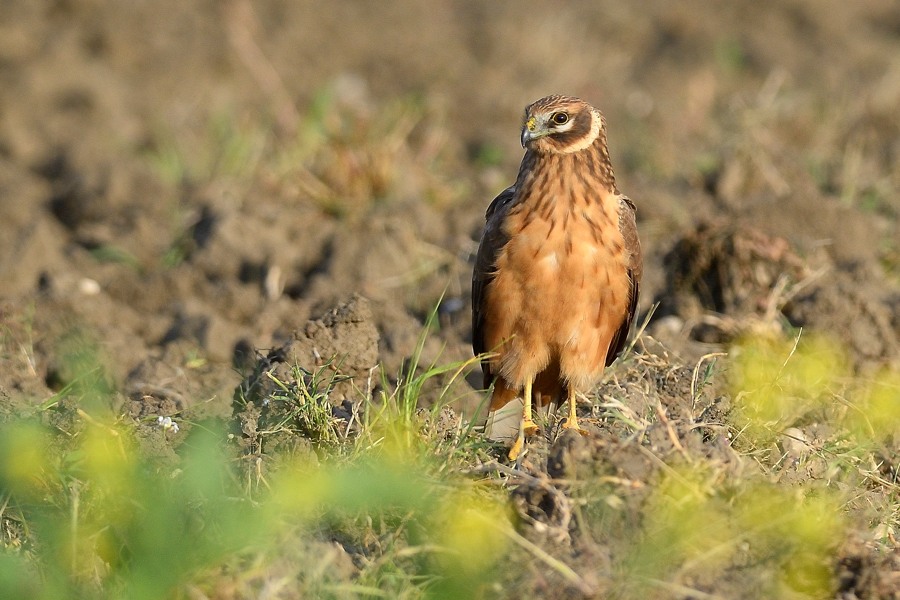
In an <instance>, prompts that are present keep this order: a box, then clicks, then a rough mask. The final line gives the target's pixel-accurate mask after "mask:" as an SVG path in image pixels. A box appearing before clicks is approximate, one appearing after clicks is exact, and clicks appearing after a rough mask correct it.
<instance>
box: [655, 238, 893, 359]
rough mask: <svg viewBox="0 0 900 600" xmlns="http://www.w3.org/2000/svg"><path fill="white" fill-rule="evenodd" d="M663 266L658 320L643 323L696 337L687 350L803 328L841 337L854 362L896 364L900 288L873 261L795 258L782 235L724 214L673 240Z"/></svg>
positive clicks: (667, 333) (658, 331) (665, 334)
mask: <svg viewBox="0 0 900 600" xmlns="http://www.w3.org/2000/svg"><path fill="white" fill-rule="evenodd" d="M664 265H665V269H666V291H665V292H664V293H663V294H662V295H661V296H660V300H661V304H660V316H662V317H663V319H661V322H659V321H658V322H657V323H655V324H654V326H653V327H652V331H653V333H654V334H655V335H657V336H658V337H660V338H661V339H663V340H666V341H670V342H673V345H675V346H676V347H680V346H682V345H683V344H682V343H678V342H677V341H674V340H673V338H672V336H671V333H672V332H673V331H677V332H678V335H680V336H683V337H682V340H684V337H686V338H687V342H688V343H687V346H688V347H691V342H697V344H694V346H693V351H692V352H691V354H692V355H699V353H702V352H703V351H712V350H722V349H724V348H725V347H726V345H727V344H729V343H731V342H733V341H735V340H736V339H738V338H740V337H741V336H745V335H785V334H789V335H793V334H794V333H795V332H796V330H797V329H798V328H804V329H806V330H810V331H816V332H819V333H824V334H826V335H828V336H830V337H832V338H833V339H834V340H840V341H841V346H842V349H843V351H844V352H845V353H846V354H847V355H848V358H850V360H851V361H852V363H853V364H854V365H855V367H856V368H857V370H864V371H873V370H875V369H878V368H880V367H883V366H886V365H897V364H900V321H898V317H897V305H898V304H897V303H898V297H900V295H898V294H900V292H898V291H897V290H896V289H893V286H892V285H891V282H890V280H889V279H888V278H887V276H886V274H885V273H884V271H883V269H881V268H880V267H878V265H875V264H864V265H863V264H857V265H840V264H836V263H835V262H834V261H833V260H832V259H831V258H830V257H829V256H827V255H826V254H824V253H821V252H820V253H817V254H815V255H813V256H809V257H804V256H802V254H801V252H800V251H799V249H797V248H795V247H794V246H792V245H791V244H790V243H789V242H788V241H787V240H786V239H785V238H782V237H779V236H774V235H770V234H767V233H765V232H763V231H761V230H760V229H758V228H756V227H751V226H741V225H738V224H734V223H732V222H729V221H724V220H720V221H711V222H703V223H701V224H699V225H698V226H697V227H696V228H694V229H693V230H691V231H689V232H688V233H686V234H685V235H684V236H682V237H681V238H680V239H678V241H677V242H676V243H675V244H674V245H673V247H672V249H671V250H670V251H669V252H668V253H667V254H666V255H665V257H664ZM689 352H690V351H689Z"/></svg>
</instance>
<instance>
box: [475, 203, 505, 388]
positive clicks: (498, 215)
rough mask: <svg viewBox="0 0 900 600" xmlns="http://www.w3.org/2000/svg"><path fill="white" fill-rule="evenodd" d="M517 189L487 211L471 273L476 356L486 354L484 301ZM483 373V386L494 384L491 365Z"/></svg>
mask: <svg viewBox="0 0 900 600" xmlns="http://www.w3.org/2000/svg"><path fill="white" fill-rule="evenodd" d="M515 192H516V188H515V186H510V187H508V188H506V189H505V190H503V191H502V192H500V194H499V195H498V196H497V197H496V198H494V200H493V201H492V202H491V204H490V206H488V209H487V211H486V212H485V215H484V218H485V221H486V223H485V226H484V233H483V234H482V236H481V243H480V244H479V245H478V253H477V254H476V255H475V268H474V270H473V272H472V348H473V349H474V350H475V354H476V355H478V354H481V353H483V352H487V351H488V350H489V348H486V347H485V341H484V301H485V293H486V291H487V286H488V284H489V283H490V282H491V281H492V280H493V279H494V274H495V273H494V271H495V263H496V261H497V255H498V254H499V253H500V249H501V248H503V246H504V245H505V244H506V242H507V241H508V238H507V235H506V234H505V233H504V232H503V221H504V220H505V218H506V213H507V211H509V207H510V204H512V200H513V197H514V196H515ZM481 369H482V371H483V372H484V387H488V386H489V385H490V384H491V380H492V379H493V376H492V375H491V374H490V372H489V366H488V362H487V361H486V360H483V361H482V362H481Z"/></svg>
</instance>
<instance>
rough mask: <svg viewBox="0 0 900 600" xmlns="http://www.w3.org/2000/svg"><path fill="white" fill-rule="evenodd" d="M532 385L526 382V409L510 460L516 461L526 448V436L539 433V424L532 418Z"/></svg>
mask: <svg viewBox="0 0 900 600" xmlns="http://www.w3.org/2000/svg"><path fill="white" fill-rule="evenodd" d="M531 385H532V382H531V380H530V379H529V380H528V381H526V382H525V391H524V394H523V396H524V397H523V401H524V403H525V409H524V410H523V411H522V424H521V425H520V426H519V435H518V436H517V437H516V441H515V443H514V444H513V446H512V448H510V449H509V460H516V459H517V458H518V457H519V454H521V452H522V449H523V448H525V436H531V435H534V434H536V433H537V432H538V426H537V423H535V422H534V419H533V418H532V416H531Z"/></svg>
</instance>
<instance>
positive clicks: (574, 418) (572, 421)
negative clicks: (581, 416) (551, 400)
mask: <svg viewBox="0 0 900 600" xmlns="http://www.w3.org/2000/svg"><path fill="white" fill-rule="evenodd" d="M576 407H577V403H576V402H575V387H574V386H572V385H570V386H569V418H568V419H566V422H565V423H563V427H565V428H566V429H574V430H575V431H577V432H578V433H580V434H582V435H584V434H586V433H587V432H586V431H585V430H584V429H582V428H581V427H579V426H578V415H577V414H575V412H576V411H575V409H576Z"/></svg>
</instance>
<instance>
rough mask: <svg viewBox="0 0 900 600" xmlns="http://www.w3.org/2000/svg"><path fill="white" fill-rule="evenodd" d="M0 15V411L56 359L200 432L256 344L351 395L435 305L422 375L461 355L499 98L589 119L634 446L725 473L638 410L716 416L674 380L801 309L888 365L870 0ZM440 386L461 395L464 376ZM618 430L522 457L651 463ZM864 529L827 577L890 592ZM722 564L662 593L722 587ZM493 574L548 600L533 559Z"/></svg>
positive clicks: (865, 372) (897, 40)
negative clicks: (619, 257) (524, 574)
mask: <svg viewBox="0 0 900 600" xmlns="http://www.w3.org/2000/svg"><path fill="white" fill-rule="evenodd" d="M0 6H2V12H3V14H4V16H3V18H2V19H0V210H2V213H0V214H2V219H0V328H2V334H0V335H2V337H3V348H4V351H3V352H2V353H0V420H2V419H8V418H10V415H14V414H17V413H19V412H21V411H23V410H27V408H28V407H29V406H31V407H33V406H37V405H39V404H40V403H41V402H42V401H44V400H45V399H46V398H47V397H49V396H50V395H52V394H54V393H55V392H58V391H59V390H60V389H61V388H62V387H63V386H64V385H66V383H67V382H68V381H69V380H70V379H69V378H70V375H69V373H70V371H71V369H72V368H73V366H72V365H73V361H74V362H77V360H78V357H79V356H80V355H81V353H83V352H84V348H86V347H89V348H92V349H93V350H95V351H96V352H97V353H99V355H100V356H101V357H102V363H103V365H104V368H105V371H104V373H105V375H104V376H105V377H107V378H108V382H107V383H108V385H109V386H110V387H111V388H112V389H114V390H116V394H117V397H118V401H117V403H116V410H117V411H119V412H120V413H121V414H124V415H129V416H131V417H134V418H136V419H138V420H140V419H144V420H145V421H146V420H147V419H153V418H155V416H157V415H163V416H165V415H178V416H179V417H181V418H184V419H185V420H188V421H189V420H199V419H203V418H221V419H231V418H232V416H233V411H234V410H235V407H233V404H232V398H233V395H234V391H235V389H236V388H237V387H238V386H239V385H241V384H242V381H243V382H244V384H245V385H246V381H245V377H247V376H248V375H249V374H250V373H251V372H252V371H253V368H254V367H256V366H258V364H257V360H258V359H260V358H262V357H265V356H266V355H269V359H268V360H269V361H270V362H271V361H275V362H278V361H279V360H280V361H281V362H282V363H284V364H290V363H291V362H300V363H303V361H307V362H308V363H309V364H313V365H314V364H315V363H316V362H317V361H318V362H321V360H322V359H323V358H328V357H329V356H330V355H331V354H335V353H336V354H339V355H349V357H345V360H346V361H347V362H345V364H344V366H345V370H346V371H347V372H348V373H349V374H350V375H353V376H355V377H356V381H357V383H359V387H362V388H363V389H365V381H366V377H367V376H369V370H370V368H371V367H374V366H376V365H377V364H380V365H383V367H384V369H385V371H386V372H387V373H389V374H395V373H398V372H399V370H400V369H401V367H402V366H403V365H404V364H405V362H406V361H407V360H408V359H409V358H410V356H412V354H413V353H414V351H415V346H416V342H417V339H418V337H419V334H420V332H421V330H422V327H423V324H424V322H425V319H426V316H427V315H428V313H429V311H430V310H431V309H432V308H433V307H435V306H438V319H437V324H436V325H435V326H434V327H433V331H432V333H431V335H430V336H429V337H428V339H427V341H426V343H425V347H424V350H423V357H424V359H423V360H424V362H426V363H427V362H430V361H432V360H438V361H447V362H449V361H457V360H465V359H467V358H468V357H469V356H470V355H471V348H470V339H471V338H470V335H471V330H470V321H469V308H470V300H469V278H470V275H471V267H472V259H473V255H474V251H475V248H476V247H477V243H478V236H479V233H480V227H481V225H482V223H483V215H484V209H485V208H486V206H487V204H488V202H489V201H490V200H491V198H493V196H494V194H496V193H497V192H499V191H500V190H502V189H503V188H504V187H505V186H506V185H508V184H509V183H511V182H512V181H513V179H514V177H515V173H516V168H517V166H518V161H519V160H520V158H521V148H520V147H519V146H518V130H519V126H520V122H519V121H520V116H521V111H522V109H523V107H524V106H525V105H526V104H528V103H529V102H531V101H533V100H534V99H536V98H538V97H541V96H544V95H547V94H550V93H567V94H571V95H577V96H580V97H583V98H585V99H587V100H588V101H590V102H592V103H593V104H595V105H597V106H598V107H600V108H601V109H602V110H603V111H604V114H605V116H606V117H607V120H608V123H609V140H610V144H611V153H612V159H613V163H614V166H615V167H616V173H617V176H618V181H619V185H620V187H621V189H622V190H623V191H624V192H625V193H627V194H628V195H629V196H630V197H631V198H632V199H633V200H634V202H635V204H636V205H637V207H638V218H639V223H638V225H639V229H640V235H641V240H642V243H643V248H644V254H645V261H646V263H645V277H644V282H643V286H642V297H641V302H640V309H641V313H642V317H643V316H646V315H647V314H648V312H649V311H650V309H651V307H653V306H656V305H657V304H658V307H657V308H656V309H655V312H653V313H652V317H651V319H650V321H649V324H648V325H647V328H646V330H645V331H644V333H643V335H642V337H641V340H640V341H639V342H638V343H637V344H636V350H637V352H638V353H639V355H638V357H637V358H635V359H634V360H633V361H631V362H628V363H627V364H625V365H624V366H623V365H620V366H619V367H617V369H618V370H616V371H615V373H616V375H615V377H614V378H613V380H612V381H611V383H608V384H607V385H611V386H616V385H618V386H620V388H621V389H620V393H618V396H617V397H620V398H624V399H625V400H624V401H625V402H626V404H628V403H629V402H639V403H641V402H643V403H645V404H643V405H641V406H630V410H632V411H634V412H635V414H638V415H645V416H646V415H647V414H649V416H648V417H647V418H648V419H649V420H648V427H650V428H658V431H657V430H656V429H653V431H651V432H650V433H649V434H648V435H649V436H650V438H651V439H653V440H657V441H658V442H659V444H661V445H662V446H661V447H663V449H662V450H660V452H661V455H662V456H667V455H668V453H679V452H681V450H679V447H680V446H681V444H688V445H689V444H694V445H696V451H697V452H706V453H714V454H715V455H716V456H717V457H718V458H717V460H720V461H722V462H723V463H729V464H731V463H735V464H736V462H735V461H736V459H735V458H734V456H733V451H732V450H731V448H730V447H729V446H728V444H727V443H724V442H723V441H722V440H723V438H722V437H716V436H712V437H710V436H703V435H700V433H698V431H699V430H697V429H690V428H688V429H686V430H684V431H682V430H680V429H678V426H675V430H674V431H675V432H676V434H675V436H674V437H672V436H671V435H670V433H669V432H670V431H672V430H671V428H669V427H668V426H667V425H666V422H665V421H664V420H660V419H659V418H658V417H659V411H657V410H656V406H657V402H658V403H659V406H663V407H664V409H663V412H662V414H663V418H665V415H666V414H668V415H669V418H670V419H673V420H676V421H679V422H682V423H687V422H691V421H693V420H696V419H698V418H699V415H700V414H701V413H703V411H713V412H715V411H717V410H719V411H727V410H728V409H727V406H723V405H722V404H721V403H722V402H725V403H726V404H727V396H728V395H727V393H725V391H721V390H720V393H718V394H716V393H713V392H712V391H709V392H708V393H707V394H706V395H705V400H704V402H706V403H707V404H705V405H703V404H702V403H701V404H696V403H694V402H691V399H692V398H695V395H694V393H693V388H692V387H691V384H692V377H693V376H694V372H693V369H694V366H695V365H696V364H697V361H698V360H699V359H700V357H702V356H704V355H707V354H709V353H714V352H722V351H725V350H727V348H728V347H729V344H731V343H732V342H734V341H736V340H740V339H743V338H744V337H745V336H747V335H749V334H753V333H761V332H762V333H764V332H773V331H775V332H780V333H782V334H788V335H795V334H796V332H797V331H798V330H799V328H802V329H803V331H804V332H817V333H821V334H823V335H825V336H827V339H828V340H830V342H829V343H830V344H831V345H832V347H833V349H834V351H835V352H836V353H839V354H840V356H841V357H842V361H843V362H845V363H846V364H847V365H848V374H855V375H857V376H863V377H866V376H870V375H872V374H874V373H877V372H879V371H880V370H882V369H884V368H891V367H892V368H900V233H898V232H900V168H898V164H900V109H898V107H900V5H898V4H897V3H896V2H894V1H892V0H862V1H859V2H841V1H837V0H816V1H813V0H792V1H789V2H780V3H775V4H772V5H771V6H765V7H762V6H760V4H759V3H758V2H752V1H749V0H747V1H743V0H741V1H736V2H728V3H709V2H700V1H691V2H679V3H671V2H666V1H665V0H653V1H650V2H642V3H623V2H587V1H585V2H573V3H568V4H566V5H565V6H562V5H550V4H546V3H539V2H530V1H529V2H490V3H487V2H485V3H476V2H468V1H453V0H448V1H442V2H429V3H418V2H402V1H392V2H344V3H329V4H324V3H316V2H305V1H304V2H288V1H283V0H263V1H259V2H249V1H248V0H229V1H227V2H220V1H218V0H197V1H195V2H179V1H174V0H157V1H155V2H148V1H135V2H100V1H96V0H40V1H37V0H35V1H29V2H15V1H7V2H2V3H0ZM356 295H359V297H356ZM354 298H355V299H354ZM351 300H352V302H351V304H350V305H346V304H345V303H347V302H348V301H351ZM348 306H349V308H348ZM340 307H343V308H340ZM639 320H643V319H639ZM273 353H274V354H273ZM620 378H621V379H620ZM469 380H470V383H474V382H476V381H477V377H476V376H475V375H473V376H472V377H470V378H469ZM628 382H630V383H628ZM457 385H458V387H459V388H460V389H459V390H457V392H456V393H457V394H458V395H459V396H460V398H459V400H458V402H457V405H456V406H453V407H452V408H453V409H454V410H455V411H456V412H457V413H463V414H470V413H471V410H472V408H473V407H474V406H476V405H477V404H478V402H479V401H480V396H479V394H478V393H477V392H475V391H474V390H473V389H472V388H471V385H470V384H469V383H460V384H457ZM629 385H631V386H632V388H633V389H632V388H628V386H629ZM622 386H624V387H622ZM626 388H627V389H626ZM348 389H349V388H348ZM616 389H619V388H616ZM628 389H631V390H632V391H628ZM370 391H371V386H370ZM426 391H427V390H426ZM339 392H340V390H339ZM604 393H606V394H607V395H609V394H613V395H616V392H615V391H614V390H613V391H610V390H607V391H606V392H604V391H603V390H600V391H598V392H597V398H598V399H601V400H600V403H601V404H602V398H603V397H604V395H603V394H604ZM349 396H350V394H349V392H347V393H346V394H345V393H343V392H340V393H339V394H338V396H336V397H335V398H333V401H334V403H335V404H341V403H343V402H344V401H345V399H346V398H347V397H349ZM723 398H725V400H723ZM424 399H425V400H427V394H426V397H425V398H424ZM345 404H346V403H345ZM648 407H649V408H648ZM347 410H349V411H352V410H353V408H352V406H347ZM597 410H599V409H597V408H595V411H597ZM648 411H649V413H648ZM710 414H711V413H705V417H704V418H705V419H706V421H715V419H714V418H713V417H711V416H710ZM594 416H596V417H598V422H601V423H602V422H603V421H604V419H603V415H599V416H598V414H594ZM651 423H652V424H651ZM621 440H622V436H619V435H617V433H616V432H615V430H614V428H612V429H611V428H610V427H598V428H597V431H596V434H595V436H594V437H592V438H590V439H589V440H581V439H575V440H571V439H569V438H560V441H557V442H556V444H555V445H553V446H552V447H549V448H546V449H545V450H546V452H543V451H536V452H535V454H534V456H535V460H536V461H537V462H536V463H534V464H532V465H531V467H530V468H531V469H532V471H531V472H532V473H537V474H541V473H543V474H544V475H545V476H546V475H547V474H549V476H550V477H551V478H552V477H563V476H566V474H567V473H570V470H571V469H576V470H579V469H580V472H581V473H582V476H583V473H584V472H585V470H587V471H589V472H592V473H598V472H600V473H605V474H609V473H618V474H619V476H621V477H631V478H633V479H641V478H646V477H649V476H650V472H651V471H652V472H655V470H656V469H658V468H659V466H658V465H656V466H654V464H655V463H652V461H651V462H649V463H648V462H647V461H648V459H647V458H646V457H645V456H644V455H642V454H641V453H640V452H638V451H637V450H635V449H634V448H631V449H629V448H627V447H626V445H625V443H624V442H622V441H621ZM585 444H595V445H596V446H597V448H600V450H596V449H595V450H596V451H590V450H589V449H588V450H586V449H585V448H584V447H583V446H584V445H585ZM153 451H154V452H159V453H160V454H161V455H169V454H171V453H173V452H174V450H173V449H172V448H157V449H155V450H153ZM542 452H543V453H542ZM579 453H581V454H579ZM635 453H636V454H635ZM598 455H603V456H606V457H607V458H606V459H604V461H605V462H603V464H599V465H598V464H594V462H592V461H595V460H597V459H596V457H597V456H598ZM573 456H574V457H577V456H592V457H595V458H593V459H590V460H587V459H586V460H582V461H579V460H577V459H573V458H572V457H573ZM573 460H574V461H575V463H572V461H573ZM729 461H730V462H729ZM576 463H577V464H576ZM573 464H575V466H573ZM734 468H736V469H737V468H739V467H738V466H735V467H734ZM567 469H568V470H567ZM540 481H544V480H540ZM536 482H537V483H536ZM542 485H544V484H541V483H540V482H539V480H538V479H534V480H531V479H528V480H525V483H523V484H522V485H520V486H519V487H518V488H517V491H515V492H514V493H513V503H514V505H516V506H518V507H519V509H520V512H521V513H522V514H523V515H526V517H527V518H530V519H537V520H541V519H544V520H548V519H549V521H553V518H557V517H558V518H563V517H564V518H565V519H571V518H575V517H572V516H571V514H570V513H569V512H568V511H567V510H562V512H561V513H560V512H558V511H557V513H558V514H557V515H556V517H554V515H553V514H550V515H549V516H548V511H549V512H550V513H553V512H554V510H553V508H554V506H555V505H554V504H553V502H552V501H548V500H547V499H546V497H545V496H546V494H545V493H544V492H546V490H547V489H549V488H547V487H546V486H544V487H541V486H542ZM554 489H555V488H554ZM535 490H537V491H535ZM541 490H543V491H541ZM554 493H556V492H554ZM529 494H532V496H533V497H532V496H529ZM542 494H544V495H543V496H542ZM554 497H556V496H554ZM561 497H562V498H564V499H565V498H567V496H566V495H565V494H563V495H562V496H561ZM645 500H646V499H644V498H642V497H641V495H640V494H636V495H633V496H630V497H629V498H628V502H632V503H634V505H635V506H638V505H642V503H643V502H644V501H645ZM563 501H564V500H563ZM548 502H549V503H548ZM541 506H543V507H544V508H543V509H541V510H540V511H537V509H536V508H535V507H541ZM548 507H549V508H548ZM545 509H546V510H545ZM635 510H637V509H635ZM538 513H540V514H538ZM570 530H571V527H570V524H569V521H568V520H567V521H565V522H564V523H561V522H551V523H550V525H549V526H547V527H545V528H544V529H543V530H542V531H549V532H550V534H552V533H553V532H554V531H556V532H563V534H564V537H565V536H566V535H569V533H568V532H569V531H570ZM550 534H545V537H544V538H541V540H542V541H541V543H546V544H547V547H548V548H552V547H554V546H553V544H554V543H557V542H554V541H553V540H552V539H551V538H553V536H552V535H550ZM587 537H589V536H587V535H584V536H582V537H580V538H578V539H576V540H574V541H569V542H566V543H567V544H568V546H566V548H567V550H566V551H565V552H566V553H568V554H567V557H568V559H569V560H570V562H571V563H572V564H579V563H581V564H589V563H590V564H594V562H596V561H600V562H602V561H603V560H606V561H607V562H608V561H609V554H610V553H612V555H615V553H616V551H617V550H616V547H615V544H609V545H604V544H603V543H602V542H600V541H597V540H596V539H594V540H590V541H588V539H587ZM548 540H549V541H548ZM557 541H558V540H557ZM871 548H872V546H871V544H870V542H869V541H868V540H867V539H861V540H856V541H854V540H851V541H849V542H847V545H846V550H845V551H843V552H844V555H843V556H844V557H843V559H842V562H841V564H840V568H839V569H838V568H837V567H836V569H838V570H840V571H841V574H840V577H841V584H840V586H839V587H840V590H841V591H840V592H839V594H840V595H839V596H838V597H840V598H846V599H848V600H849V599H851V598H882V597H884V598H888V597H900V596H898V592H897V591H896V590H897V589H898V588H896V587H893V586H894V585H900V583H898V581H900V577H898V575H897V573H898V572H900V559H898V558H897V554H896V550H895V553H894V554H893V555H885V554H883V553H881V554H879V553H876V552H875V551H874V550H872V549H871ZM604 556H605V557H606V558H603V557H604ZM745 558H746V560H747V561H752V557H745ZM736 560H737V559H736ZM592 561H594V562H592ZM836 572H837V571H836ZM743 573H744V572H742V571H740V570H737V569H730V570H726V571H725V572H724V574H722V575H721V576H720V577H719V578H717V579H716V580H711V579H709V578H708V577H709V576H710V575H709V574H708V573H707V574H704V575H702V576H701V575H697V576H696V577H695V578H694V579H690V580H689V581H685V585H686V586H690V587H691V588H692V589H704V590H708V591H709V593H711V594H716V595H717V596H716V597H732V598H735V597H752V596H747V595H746V593H747V592H746V589H745V587H744V586H745V580H744V579H742V577H743V576H744V574H743ZM704 577H706V578H704ZM519 584H520V585H521V587H522V593H523V594H526V595H527V594H534V593H539V592H540V593H546V594H547V597H551V596H552V594H550V593H549V592H548V591H547V590H548V589H549V588H546V587H544V586H550V588H552V585H551V584H552V581H551V582H550V583H548V582H547V581H545V580H543V579H542V577H541V575H540V573H533V574H532V576H531V579H529V580H528V581H525V582H522V581H519ZM591 585H593V586H594V587H593V588H592V589H603V587H602V585H601V584H598V583H597V582H593V583H592V584H591ZM597 585H600V588H597V587H596V586H597ZM576 587H577V586H576ZM671 594H672V597H700V596H691V595H690V594H682V595H681V596H679V594H678V592H677V590H673V591H671Z"/></svg>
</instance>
